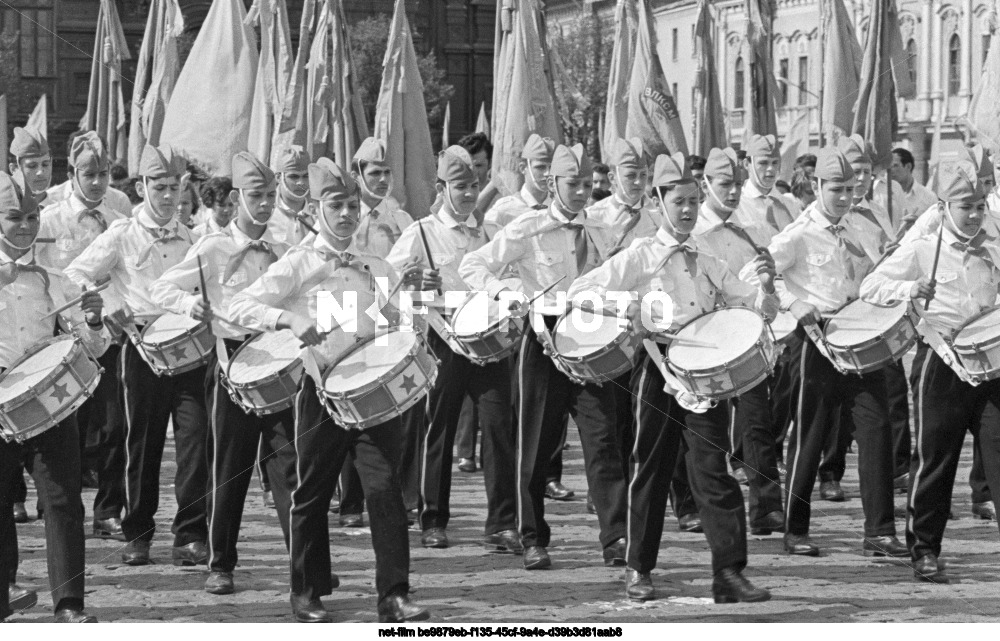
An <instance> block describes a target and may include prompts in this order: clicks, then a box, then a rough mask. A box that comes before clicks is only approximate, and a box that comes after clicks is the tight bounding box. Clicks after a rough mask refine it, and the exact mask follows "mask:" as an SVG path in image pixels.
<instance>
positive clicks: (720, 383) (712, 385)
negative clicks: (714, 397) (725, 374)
mask: <svg viewBox="0 0 1000 641" xmlns="http://www.w3.org/2000/svg"><path fill="white" fill-rule="evenodd" d="M708 389H709V391H711V392H712V393H715V394H717V393H719V392H721V391H723V390H725V389H726V382H725V381H724V380H723V379H721V378H710V379H708Z"/></svg>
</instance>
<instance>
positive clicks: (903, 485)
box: [892, 472, 910, 494]
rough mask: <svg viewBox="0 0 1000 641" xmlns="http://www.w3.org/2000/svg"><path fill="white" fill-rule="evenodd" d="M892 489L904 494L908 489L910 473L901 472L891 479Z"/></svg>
mask: <svg viewBox="0 0 1000 641" xmlns="http://www.w3.org/2000/svg"><path fill="white" fill-rule="evenodd" d="M892 489H894V490H896V494H906V491H907V490H909V489H910V473H909V472H903V473H902V474H900V475H899V476H897V477H896V478H894V479H893V480H892Z"/></svg>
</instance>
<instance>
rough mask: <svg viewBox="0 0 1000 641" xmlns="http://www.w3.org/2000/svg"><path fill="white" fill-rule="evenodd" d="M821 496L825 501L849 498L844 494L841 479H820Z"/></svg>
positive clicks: (836, 501) (835, 501) (839, 500)
mask: <svg viewBox="0 0 1000 641" xmlns="http://www.w3.org/2000/svg"><path fill="white" fill-rule="evenodd" d="M819 497H820V498H821V499H823V500H824V501H833V502H834V503H840V502H842V501H846V500H847V497H846V496H844V490H842V489H841V488H840V481H820V484H819Z"/></svg>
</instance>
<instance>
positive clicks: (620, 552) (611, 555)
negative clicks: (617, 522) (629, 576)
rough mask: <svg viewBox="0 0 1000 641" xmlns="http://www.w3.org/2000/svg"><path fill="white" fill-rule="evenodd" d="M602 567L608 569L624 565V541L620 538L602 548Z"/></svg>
mask: <svg viewBox="0 0 1000 641" xmlns="http://www.w3.org/2000/svg"><path fill="white" fill-rule="evenodd" d="M604 565H606V566H608V567H609V568H610V567H615V566H622V565H625V539H624V538H621V539H618V540H617V541H615V542H614V543H612V544H611V545H609V546H608V547H606V548H604Z"/></svg>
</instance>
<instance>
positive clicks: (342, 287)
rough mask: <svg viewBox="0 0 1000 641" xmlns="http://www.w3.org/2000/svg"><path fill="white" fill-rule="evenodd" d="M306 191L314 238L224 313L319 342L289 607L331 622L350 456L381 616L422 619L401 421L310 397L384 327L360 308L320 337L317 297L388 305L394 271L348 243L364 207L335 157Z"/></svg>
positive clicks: (428, 282) (299, 407) (302, 399)
mask: <svg viewBox="0 0 1000 641" xmlns="http://www.w3.org/2000/svg"><path fill="white" fill-rule="evenodd" d="M309 191H310V194H311V195H312V198H313V200H316V201H318V202H319V203H320V207H319V212H318V220H317V224H318V230H319V235H318V236H316V237H315V238H314V239H312V240H311V241H309V242H307V243H306V244H302V245H297V246H296V247H293V248H292V249H290V250H289V251H288V252H287V253H286V254H285V255H284V256H282V257H281V258H280V259H279V260H278V261H277V262H276V263H274V264H273V265H271V267H270V268H269V269H268V271H267V273H265V274H264V275H263V276H261V277H260V278H259V279H258V280H257V281H256V282H255V283H254V284H252V285H250V286H249V287H248V288H247V289H245V290H243V291H242V292H240V293H238V294H236V295H235V296H234V297H233V300H232V302H231V303H230V305H229V312H228V313H229V315H230V317H231V320H232V321H233V322H235V323H238V324H239V325H242V326H243V327H247V328H250V329H254V330H258V331H274V330H280V329H290V330H291V331H292V332H293V333H294V334H295V335H296V336H297V337H298V338H299V339H300V340H301V341H302V342H303V343H304V344H305V345H307V346H310V347H317V349H315V350H308V351H307V352H306V354H304V359H305V360H306V363H307V367H306V371H307V373H308V375H307V376H303V377H302V383H301V386H300V389H299V393H298V395H297V396H296V400H295V437H294V443H295V449H296V454H297V456H298V462H297V466H296V473H297V484H296V487H295V490H294V491H293V493H292V497H291V502H292V504H291V509H290V516H289V529H290V532H289V554H290V556H291V604H292V609H293V611H294V612H295V618H296V620H298V621H301V622H306V623H328V622H330V621H332V618H331V617H330V614H329V613H328V612H327V611H326V609H325V608H324V607H323V603H322V602H321V601H320V597H322V596H326V595H328V594H330V593H331V591H332V589H333V588H334V587H335V583H334V581H333V580H332V577H331V574H330V532H329V523H328V511H329V508H330V499H331V498H332V497H333V492H334V488H335V486H336V483H337V477H338V475H339V474H340V470H341V467H342V465H343V463H344V459H345V458H346V457H347V456H348V455H350V456H352V457H353V458H354V459H355V466H356V468H357V470H358V472H359V474H360V476H361V483H362V485H363V486H364V490H365V497H366V499H367V501H368V506H369V515H370V518H371V529H372V546H373V547H374V548H375V566H376V567H375V582H376V586H377V589H378V599H379V600H378V614H379V621H380V622H398V621H413V620H422V619H426V618H427V617H428V616H429V614H428V612H427V610H425V609H424V608H422V607H420V606H418V605H416V604H415V603H413V602H412V601H411V600H410V599H409V596H408V593H409V570H410V553H409V542H408V540H407V528H406V509H405V508H404V506H403V499H402V494H401V491H400V486H399V480H398V478H397V474H396V470H397V469H398V462H399V455H400V448H401V441H402V436H403V434H402V422H401V420H400V418H394V419H391V420H388V421H386V422H384V423H381V424H379V425H375V426H373V427H369V428H368V429H365V430H348V429H346V428H344V427H343V426H341V425H339V424H337V422H336V420H335V419H334V418H331V416H330V415H329V414H328V413H327V411H326V410H325V409H324V407H323V404H322V402H321V401H320V400H319V398H318V396H317V393H316V388H317V386H318V385H321V383H322V382H321V380H320V376H321V374H320V373H321V372H322V371H324V370H325V369H326V368H328V367H329V366H330V365H331V364H333V363H334V362H335V361H336V359H337V357H338V356H339V355H341V354H343V353H344V351H345V350H347V349H348V348H350V347H351V346H353V345H354V344H355V343H356V341H358V340H362V339H364V338H365V337H367V336H371V335H372V334H373V333H375V332H376V331H378V330H379V329H381V328H380V327H379V326H377V324H376V323H375V321H374V320H372V318H371V317H370V316H368V315H367V314H364V313H359V314H358V317H357V326H358V330H357V333H348V332H345V331H343V330H341V329H334V330H333V331H331V332H329V333H325V334H321V333H320V330H319V329H317V314H318V313H319V312H318V310H317V298H318V293H319V292H321V291H324V292H326V291H328V292H332V293H333V294H334V296H335V297H336V298H338V300H342V299H343V296H344V294H345V293H346V292H354V293H356V294H357V309H358V310H359V311H361V310H365V309H369V308H370V307H371V305H373V304H375V303H379V304H381V303H383V302H384V297H380V293H379V291H378V288H377V286H376V281H375V280H374V279H375V278H388V279H389V281H390V286H392V284H393V282H395V281H396V280H397V279H396V275H395V272H394V271H393V269H392V267H391V266H390V265H389V264H388V263H386V262H385V261H384V260H382V259H380V258H377V257H375V256H371V255H361V254H360V250H359V249H358V248H357V246H356V244H355V243H354V241H353V234H354V232H355V230H357V227H358V210H359V207H360V204H359V198H358V186H357V183H355V181H354V179H353V178H351V177H350V176H348V175H346V174H345V173H344V172H343V171H342V170H341V169H340V167H338V166H337V165H336V164H335V163H334V162H333V161H331V160H329V159H327V158H321V159H320V160H319V161H318V162H316V163H313V164H311V165H309ZM402 276H403V278H404V280H405V281H406V283H407V284H408V285H417V284H421V283H424V284H425V287H426V288H433V289H436V288H438V287H440V285H441V281H440V278H438V277H437V274H436V273H435V272H431V271H430V270H424V269H422V268H420V267H419V266H409V267H407V269H405V270H404V272H403V274H402Z"/></svg>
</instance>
